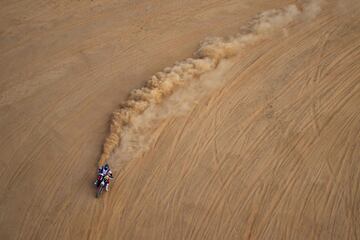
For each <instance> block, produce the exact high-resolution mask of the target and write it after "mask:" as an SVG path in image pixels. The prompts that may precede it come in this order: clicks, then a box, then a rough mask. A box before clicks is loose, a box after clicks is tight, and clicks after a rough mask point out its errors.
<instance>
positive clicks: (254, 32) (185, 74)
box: [98, 1, 321, 165]
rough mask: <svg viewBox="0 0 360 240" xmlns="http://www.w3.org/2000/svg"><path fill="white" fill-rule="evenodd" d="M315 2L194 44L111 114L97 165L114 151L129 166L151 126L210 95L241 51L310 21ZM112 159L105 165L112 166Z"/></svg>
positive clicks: (149, 136) (262, 17)
mask: <svg viewBox="0 0 360 240" xmlns="http://www.w3.org/2000/svg"><path fill="white" fill-rule="evenodd" d="M320 6H321V1H308V2H305V3H304V4H302V5H301V6H297V5H289V6H287V7H285V8H282V9H273V10H268V11H265V12H262V13H260V14H258V15H257V16H256V17H255V18H253V19H252V20H251V21H250V22H249V23H248V24H247V25H246V26H244V27H242V28H241V29H240V31H239V33H237V34H236V35H234V36H230V37H226V38H223V37H212V38H207V39H205V41H203V42H202V43H200V47H199V49H198V50H197V51H196V52H195V53H194V56H193V58H188V59H185V60H183V61H180V62H177V63H175V65H173V66H172V67H167V68H165V69H164V70H163V71H161V72H158V73H156V74H155V75H153V76H152V77H151V78H150V80H148V81H147V82H146V83H145V85H144V87H142V88H139V89H135V90H133V91H131V92H130V94H129V96H128V99H127V100H126V101H125V102H124V103H122V104H121V105H120V107H119V108H118V109H116V110H115V111H114V112H113V115H112V118H111V125H110V133H109V135H108V137H107V138H106V139H105V142H104V145H103V151H102V154H101V157H100V160H99V162H98V164H99V165H103V164H104V163H105V162H108V161H109V159H110V157H111V155H112V154H113V153H114V151H115V149H116V148H117V147H118V146H119V145H120V143H121V147H120V149H119V153H118V154H117V155H120V154H121V160H124V159H126V160H130V159H131V158H134V157H136V155H137V154H139V153H141V152H143V151H146V149H147V148H148V146H149V143H150V142H151V139H152V136H153V134H155V133H156V132H154V131H155V130H154V131H153V132H151V133H152V134H146V133H148V132H149V131H148V130H149V129H151V126H152V124H153V122H154V121H156V120H160V119H163V118H165V117H168V116H169V115H171V116H173V115H177V114H182V113H184V112H186V111H188V110H189V109H191V108H192V106H193V105H194V104H196V101H197V100H199V99H200V98H201V97H202V96H204V95H205V94H207V93H209V92H211V90H212V89H216V88H218V87H219V86H221V85H222V84H224V81H223V80H222V79H223V78H222V76H223V74H224V73H225V72H226V70H227V69H228V68H229V67H231V57H233V56H236V55H237V54H239V53H240V51H241V49H243V48H245V47H247V46H249V45H251V44H255V43H256V42H258V41H260V40H262V39H265V38H267V37H269V35H270V34H272V33H273V32H274V31H278V30H283V31H285V32H286V30H284V29H285V27H286V26H287V25H288V24H290V23H292V22H294V21H301V20H304V19H311V18H313V17H315V16H316V15H317V14H318V13H319V11H320ZM114 159H118V157H114V158H112V160H111V164H112V165H118V164H119V163H115V160H114Z"/></svg>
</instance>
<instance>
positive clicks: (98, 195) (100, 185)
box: [96, 178, 106, 198]
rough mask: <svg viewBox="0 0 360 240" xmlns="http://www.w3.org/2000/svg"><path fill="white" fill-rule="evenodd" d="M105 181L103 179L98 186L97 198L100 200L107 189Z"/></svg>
mask: <svg viewBox="0 0 360 240" xmlns="http://www.w3.org/2000/svg"><path fill="white" fill-rule="evenodd" d="M105 185H106V183H105V179H104V178H102V179H101V180H100V181H99V182H98V184H97V190H96V198H99V197H100V195H101V193H102V192H103V190H104V188H105Z"/></svg>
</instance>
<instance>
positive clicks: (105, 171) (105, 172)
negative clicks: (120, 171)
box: [95, 163, 113, 191]
mask: <svg viewBox="0 0 360 240" xmlns="http://www.w3.org/2000/svg"><path fill="white" fill-rule="evenodd" d="M112 178H113V175H112V172H111V170H110V167H109V164H107V163H106V164H105V165H104V166H101V167H100V168H99V170H98V178H97V179H96V181H95V185H98V183H99V182H101V180H102V179H104V182H105V189H106V191H109V183H110V179H112Z"/></svg>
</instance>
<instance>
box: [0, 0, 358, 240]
mask: <svg viewBox="0 0 360 240" xmlns="http://www.w3.org/2000/svg"><path fill="white" fill-rule="evenodd" d="M59 2H61V3H59ZM289 3H293V1H285V0H273V1H260V0H242V1H236V0H230V1H220V0H209V1H193V0H192V1H190V0H189V1H188V0H184V1H159V0H154V1H142V0H139V1H119V2H118V1H110V0H106V1H95V0H94V1H70V0H65V1H51V0H49V1H41V0H36V1H33V0H32V1H30V0H23V1H1V8H0V17H1V21H0V54H1V58H0V159H1V164H2V168H1V171H0V179H1V183H2V184H1V187H0V191H1V196H0V239H360V217H359V216H360V168H359V160H360V148H359V147H360V146H359V143H360V141H359V140H360V137H359V134H360V108H359V105H360V91H359V88H360V27H359V26H360V2H359V1H357V0H345V1H335V0H334V1H327V3H326V4H325V5H324V6H323V7H322V8H323V9H322V11H321V12H320V13H319V15H318V16H317V17H316V18H315V19H312V20H304V21H302V22H296V23H293V24H291V25H290V26H289V27H288V28H287V30H286V32H283V33H282V34H274V35H273V36H272V37H271V38H268V39H265V40H263V41H261V42H258V43H256V44H254V45H252V46H249V47H247V48H246V49H245V50H244V51H242V52H241V54H239V55H238V56H236V57H234V58H232V59H231V63H232V64H231V67H230V68H229V69H228V70H227V71H226V72H223V73H222V74H221V76H220V78H221V79H222V81H224V82H225V83H226V84H224V85H223V86H221V87H219V88H217V89H215V90H213V91H212V92H209V94H207V95H206V96H205V97H202V98H201V100H200V101H199V102H198V103H197V104H196V105H195V106H194V107H192V108H191V110H190V111H188V112H186V113H183V114H182V115H176V116H175V115H174V116H171V115H169V116H167V117H166V118H164V119H162V120H161V121H160V120H159V121H157V122H156V124H154V126H153V132H152V134H151V136H152V139H153V141H152V142H151V143H150V148H149V150H147V151H145V152H143V153H142V154H141V155H140V156H138V157H136V158H133V159H131V160H129V159H128V160H129V161H126V164H124V166H122V167H117V168H116V169H115V174H116V179H115V180H114V184H113V185H112V186H111V191H110V192H109V193H106V194H104V195H103V196H102V198H101V199H95V197H94V196H95V189H94V187H93V185H92V182H93V180H94V178H95V171H96V167H97V161H98V159H99V157H100V154H101V145H102V143H103V141H104V139H105V137H106V135H107V134H108V128H109V118H110V114H111V112H112V111H113V110H114V109H116V108H117V107H118V104H119V103H120V102H121V101H123V100H124V99H125V98H126V97H127V94H128V93H129V91H130V90H131V89H134V88H138V87H140V86H142V84H143V83H144V81H145V80H147V79H148V78H149V77H150V76H151V75H152V74H154V73H155V72H157V71H160V70H162V69H163V68H164V67H167V66H171V65H172V64H173V63H174V62H176V61H178V60H181V59H184V58H187V57H191V56H192V53H193V52H194V51H195V50H196V49H197V46H198V44H199V42H200V41H201V40H203V39H204V38H205V37H207V36H227V35H233V34H235V33H236V32H237V31H238V29H239V28H240V27H241V26H243V25H244V24H246V23H247V22H248V21H249V20H250V19H251V18H252V17H253V16H254V15H256V13H259V12H262V11H264V10H267V9H272V8H278V7H281V6H286V5H287V4H289ZM218 77H219V76H218ZM121 154H122V152H121V151H117V152H116V155H117V156H119V157H117V156H114V157H113V159H111V161H112V163H113V164H114V165H116V161H120V160H121Z"/></svg>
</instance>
